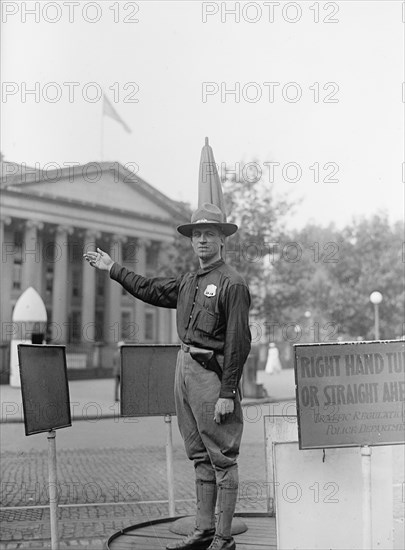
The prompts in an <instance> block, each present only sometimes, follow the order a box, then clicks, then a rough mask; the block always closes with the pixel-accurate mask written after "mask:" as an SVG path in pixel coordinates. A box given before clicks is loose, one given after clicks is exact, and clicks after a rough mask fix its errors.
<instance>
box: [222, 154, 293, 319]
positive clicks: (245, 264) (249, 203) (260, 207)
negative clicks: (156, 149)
mask: <svg viewBox="0 0 405 550" xmlns="http://www.w3.org/2000/svg"><path fill="white" fill-rule="evenodd" d="M249 164H252V165H255V164H256V163H249ZM223 188H224V199H225V205H226V213H227V221H229V222H232V223H236V224H237V225H238V227H239V230H238V232H237V233H236V234H235V235H233V236H232V237H229V238H228V239H227V243H226V261H227V262H228V263H229V264H230V265H232V266H234V267H235V269H236V270H237V271H238V272H239V273H240V274H241V275H242V276H244V278H245V279H246V281H247V283H248V284H249V287H250V290H251V294H252V301H253V308H252V314H253V315H254V316H257V317H261V316H262V315H263V311H264V310H263V305H264V298H265V296H266V295H267V293H268V272H269V258H270V256H271V254H272V253H273V247H274V243H275V242H277V241H278V239H279V238H280V235H281V234H282V230H283V227H284V221H285V218H286V215H287V213H288V212H290V211H291V209H292V207H293V203H292V201H291V200H289V199H288V197H287V196H286V195H276V193H275V190H274V186H273V185H270V184H268V183H266V182H264V181H263V179H261V178H258V177H254V175H253V177H250V175H249V174H246V175H245V177H242V178H241V177H238V176H237V175H235V174H234V175H233V177H231V178H229V179H227V180H225V181H224V182H223Z"/></svg>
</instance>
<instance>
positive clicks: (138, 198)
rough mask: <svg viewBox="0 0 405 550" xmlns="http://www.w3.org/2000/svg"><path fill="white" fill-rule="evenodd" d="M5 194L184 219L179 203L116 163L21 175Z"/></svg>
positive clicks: (5, 184)
mask: <svg viewBox="0 0 405 550" xmlns="http://www.w3.org/2000/svg"><path fill="white" fill-rule="evenodd" d="M3 188H5V189H7V190H8V191H15V192H17V193H21V194H24V195H25V196H27V195H32V196H33V197H42V198H44V199H46V198H47V199H52V200H53V201H57V202H61V203H63V202H68V203H70V204H71V203H79V204H81V205H89V206H90V207H91V208H97V207H100V208H102V209H105V208H108V209H109V210H116V211H125V212H128V213H133V214H136V215H137V216H141V217H142V216H147V217H148V218H159V219H161V220H168V221H171V222H172V221H173V217H175V218H178V219H181V218H184V217H185V216H186V213H185V212H184V210H183V208H182V206H181V204H179V203H177V202H176V201H173V200H172V199H170V198H169V197H167V196H166V195H164V194H163V193H161V192H160V191H158V190H157V189H155V188H154V187H152V186H151V185H149V184H148V183H147V182H145V181H144V180H143V179H142V178H140V177H139V176H138V175H137V174H134V173H133V172H131V171H129V170H128V169H126V168H124V167H123V166H122V165H120V164H119V163H117V162H115V163H107V162H105V163H89V164H87V165H80V166H75V167H73V166H72V167H66V168H63V169H59V170H52V171H47V172H40V171H37V172H30V173H25V174H24V173H23V172H21V176H20V177H18V176H17V177H16V175H15V174H14V175H13V177H12V178H9V180H8V181H4V180H3Z"/></svg>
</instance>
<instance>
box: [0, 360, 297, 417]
mask: <svg viewBox="0 0 405 550" xmlns="http://www.w3.org/2000/svg"><path fill="white" fill-rule="evenodd" d="M257 383H259V384H263V386H264V388H265V389H266V391H267V394H268V397H265V398H261V399H255V398H244V399H243V401H242V405H246V406H247V405H250V404H255V403H277V402H281V401H295V382H294V370H293V369H286V370H283V371H281V372H280V373H278V374H267V373H266V372H264V371H258V373H257ZM69 393H70V404H71V407H70V408H71V415H72V420H89V421H91V420H98V419H101V418H114V419H116V418H118V417H119V415H120V408H119V403H116V402H115V401H114V395H113V394H114V380H113V379H112V378H106V379H99V380H97V379H96V380H94V379H93V380H74V381H69ZM0 404H1V412H0V423H10V422H24V414H23V408H22V399H21V388H15V387H11V386H9V385H1V386H0Z"/></svg>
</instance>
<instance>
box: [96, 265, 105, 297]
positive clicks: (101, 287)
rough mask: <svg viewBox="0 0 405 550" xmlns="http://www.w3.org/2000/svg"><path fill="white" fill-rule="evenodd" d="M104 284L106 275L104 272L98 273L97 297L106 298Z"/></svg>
mask: <svg viewBox="0 0 405 550" xmlns="http://www.w3.org/2000/svg"><path fill="white" fill-rule="evenodd" d="M104 284H105V273H103V272H102V271H99V270H97V271H96V292H97V296H100V297H103V296H104Z"/></svg>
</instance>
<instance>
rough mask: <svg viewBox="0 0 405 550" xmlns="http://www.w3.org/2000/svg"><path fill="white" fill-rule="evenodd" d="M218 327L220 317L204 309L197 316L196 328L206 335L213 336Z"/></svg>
mask: <svg viewBox="0 0 405 550" xmlns="http://www.w3.org/2000/svg"><path fill="white" fill-rule="evenodd" d="M217 325H218V316H217V315H216V314H215V313H211V311H208V309H205V308H204V307H202V308H201V309H200V310H199V311H198V314H197V315H196V316H195V320H194V328H195V329H196V330H198V331H200V332H203V333H204V334H210V335H213V334H214V332H215V330H216V328H217Z"/></svg>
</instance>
